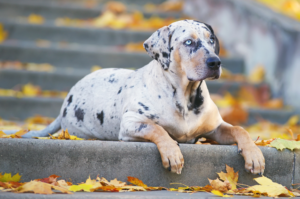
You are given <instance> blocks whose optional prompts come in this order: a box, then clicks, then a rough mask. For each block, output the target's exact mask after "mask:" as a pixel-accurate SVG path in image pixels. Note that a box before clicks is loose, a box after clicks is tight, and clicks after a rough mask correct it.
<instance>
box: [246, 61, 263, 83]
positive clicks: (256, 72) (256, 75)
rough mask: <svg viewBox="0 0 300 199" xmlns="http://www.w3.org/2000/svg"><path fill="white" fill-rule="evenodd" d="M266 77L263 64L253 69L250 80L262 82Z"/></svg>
mask: <svg viewBox="0 0 300 199" xmlns="http://www.w3.org/2000/svg"><path fill="white" fill-rule="evenodd" d="M264 77H265V69H264V67H263V66H262V65H258V66H256V67H255V68H254V69H253V70H252V72H251V74H250V76H249V81H250V82H252V83H261V82H262V81H263V80H264Z"/></svg>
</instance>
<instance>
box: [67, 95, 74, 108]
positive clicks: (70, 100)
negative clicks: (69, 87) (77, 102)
mask: <svg viewBox="0 0 300 199" xmlns="http://www.w3.org/2000/svg"><path fill="white" fill-rule="evenodd" d="M72 101H73V95H70V97H69V99H68V106H69V105H70V104H71V103H72Z"/></svg>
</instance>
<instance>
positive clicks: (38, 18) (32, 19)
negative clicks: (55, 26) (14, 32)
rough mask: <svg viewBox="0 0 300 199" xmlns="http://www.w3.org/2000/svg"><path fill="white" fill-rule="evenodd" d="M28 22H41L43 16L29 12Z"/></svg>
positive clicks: (42, 21)
mask: <svg viewBox="0 0 300 199" xmlns="http://www.w3.org/2000/svg"><path fill="white" fill-rule="evenodd" d="M28 23H32V24H43V23H44V17H42V16H41V15H37V14H30V15H29V16H28Z"/></svg>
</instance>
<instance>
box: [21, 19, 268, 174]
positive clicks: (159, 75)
mask: <svg viewBox="0 0 300 199" xmlns="http://www.w3.org/2000/svg"><path fill="white" fill-rule="evenodd" d="M144 48H145V49H146V51H147V53H148V54H149V55H150V56H151V57H152V58H153V60H152V61H151V62H150V63H149V64H147V65H146V66H144V67H142V68H140V69H138V70H135V71H132V70H126V69H102V70H98V71H96V72H93V73H91V74H89V75H87V76H86V77H84V78H83V79H81V80H80V81H79V82H78V83H77V84H76V85H75V86H74V87H73V88H72V89H71V90H70V92H69V94H68V96H67V97H66V99H65V100H64V102H63V105H62V108H61V111H60V114H59V116H58V117H57V118H56V120H55V121H54V122H53V123H51V124H50V125H49V126H48V127H47V128H46V129H44V130H42V131H36V132H35V131H31V132H29V133H27V134H25V135H24V136H23V137H32V136H47V135H48V133H51V134H52V133H54V132H56V131H58V130H59V129H61V128H62V129H68V131H69V132H70V133H71V134H73V135H76V136H78V137H82V138H98V139H101V140H123V141H150V142H153V143H155V144H156V145H157V148H158V150H159V152H160V155H161V159H162V163H163V166H164V167H165V168H169V169H170V170H171V171H172V172H175V173H177V174H180V173H181V170H182V168H183V165H184V159H183V156H182V153H181V151H180V148H179V145H178V143H194V142H195V141H196V140H197V139H198V138H199V137H206V138H210V139H213V140H215V141H217V142H218V143H220V144H233V143H237V146H238V152H239V153H240V154H241V155H242V156H243V157H244V159H245V168H246V170H248V171H251V173H253V174H262V173H263V172H264V168H265V160H264V157H263V154H262V152H261V151H260V149H259V148H258V147H257V146H256V145H255V144H254V143H253V141H252V140H251V138H250V136H249V134H248V133H247V132H246V131H245V130H244V129H243V128H242V127H239V126H232V125H230V124H228V123H226V122H224V121H223V120H222V118H221V116H220V114H219V111H218V108H217V106H216V105H215V104H214V102H213V101H212V100H211V98H210V95H209V92H208V89H207V86H206V83H205V81H204V80H205V79H217V78H219V77H220V74H221V61H220V58H219V57H218V54H219V42H218V39H217V37H216V35H215V34H214V31H213V29H212V28H211V26H209V25H208V24H205V23H201V22H198V21H194V20H183V21H178V22H175V23H172V24H171V25H169V26H165V27H162V28H161V29H159V30H157V31H156V32H154V33H153V34H152V35H151V36H150V38H149V39H147V40H146V41H145V43H144ZM128 67H130V66H128Z"/></svg>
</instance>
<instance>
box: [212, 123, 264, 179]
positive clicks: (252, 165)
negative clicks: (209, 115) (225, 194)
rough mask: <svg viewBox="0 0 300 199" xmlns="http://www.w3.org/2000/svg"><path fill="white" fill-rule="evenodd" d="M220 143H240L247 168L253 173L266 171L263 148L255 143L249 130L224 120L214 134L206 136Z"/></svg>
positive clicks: (239, 147)
mask: <svg viewBox="0 0 300 199" xmlns="http://www.w3.org/2000/svg"><path fill="white" fill-rule="evenodd" d="M206 137H208V138H210V139H213V140H215V141H217V142H218V143H220V144H234V143H236V144H237V145H238V153H239V154H241V155H242V156H243V157H244V159H245V169H246V170H247V171H251V173H253V174H260V175H262V174H263V173H264V169H265V159H264V156H263V154H262V152H261V150H260V149H259V148H258V147H257V146H256V145H255V144H254V142H253V141H252V139H251V138H250V136H249V134H248V132H247V131H246V130H245V129H243V128H242V127H239V126H231V125H230V124H228V123H226V122H223V123H222V124H221V125H220V126H219V127H218V128H217V129H216V130H215V131H214V132H213V133H212V134H209V135H208V136H206Z"/></svg>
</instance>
